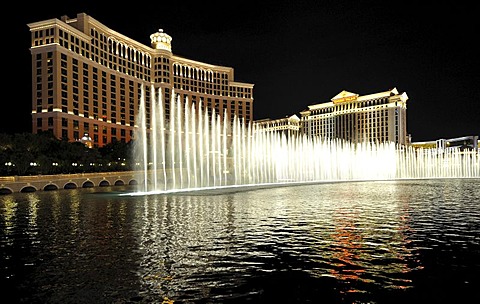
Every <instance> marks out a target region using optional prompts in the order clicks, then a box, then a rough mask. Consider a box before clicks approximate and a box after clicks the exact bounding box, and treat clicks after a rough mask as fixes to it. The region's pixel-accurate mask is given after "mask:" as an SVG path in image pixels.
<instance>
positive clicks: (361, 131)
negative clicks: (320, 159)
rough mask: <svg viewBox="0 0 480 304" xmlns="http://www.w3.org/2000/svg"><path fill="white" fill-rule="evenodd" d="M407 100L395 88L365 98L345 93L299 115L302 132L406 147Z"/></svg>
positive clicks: (357, 141)
mask: <svg viewBox="0 0 480 304" xmlns="http://www.w3.org/2000/svg"><path fill="white" fill-rule="evenodd" d="M407 100H408V96H407V94H406V93H402V94H400V93H399V92H398V91H397V89H396V88H394V89H392V90H389V91H385V92H380V93H375V94H370V95H364V96H359V95H358V94H355V93H351V92H347V91H342V92H341V93H339V94H338V95H336V96H335V97H333V98H332V99H331V101H330V102H325V103H320V104H315V105H311V106H308V109H307V110H305V111H302V112H300V114H301V118H300V120H301V129H302V133H303V134H306V135H307V136H312V137H313V136H318V137H320V138H325V139H344V140H348V141H350V142H352V143H361V142H394V143H396V144H400V145H407V144H409V135H408V134H407V127H406V121H407V114H406V110H407Z"/></svg>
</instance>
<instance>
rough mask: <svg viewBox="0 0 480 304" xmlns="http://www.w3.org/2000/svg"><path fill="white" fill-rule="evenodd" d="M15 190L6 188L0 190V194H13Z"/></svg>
mask: <svg viewBox="0 0 480 304" xmlns="http://www.w3.org/2000/svg"><path fill="white" fill-rule="evenodd" d="M12 193H13V190H12V188H8V187H4V188H0V194H12Z"/></svg>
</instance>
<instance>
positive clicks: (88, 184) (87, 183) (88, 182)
mask: <svg viewBox="0 0 480 304" xmlns="http://www.w3.org/2000/svg"><path fill="white" fill-rule="evenodd" d="M93 187H95V184H93V182H92V181H91V180H86V181H84V182H83V184H82V188H93Z"/></svg>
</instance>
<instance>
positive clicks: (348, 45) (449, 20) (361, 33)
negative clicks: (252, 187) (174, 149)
mask: <svg viewBox="0 0 480 304" xmlns="http://www.w3.org/2000/svg"><path fill="white" fill-rule="evenodd" d="M130 3H131V4H130V5H129V3H128V2H127V3H126V2H120V1H117V2H109V1H98V0H97V1H87V0H85V1H75V2H73V1H72V2H70V1H63V2H56V1H53V2H52V1H49V2H42V3H33V4H24V3H23V2H20V1H18V3H12V7H11V8H10V12H11V18H12V20H10V21H8V22H7V21H2V23H5V24H4V28H8V33H7V38H6V39H5V40H4V44H3V47H2V48H3V51H2V52H3V54H4V56H5V55H7V57H4V69H3V71H4V74H5V75H4V76H6V77H4V78H3V79H4V80H3V82H4V85H3V89H4V94H3V96H4V99H3V100H2V104H3V106H2V109H3V111H2V113H3V117H2V118H1V119H0V120H1V123H0V133H5V132H6V133H17V132H31V116H30V115H31V114H30V113H31V55H30V50H29V47H30V32H29V28H28V26H27V24H28V23H32V22H36V21H41V20H46V19H51V18H60V17H61V16H62V15H68V16H69V17H72V18H73V17H75V16H76V14H77V13H80V12H84V13H87V14H88V15H90V16H92V17H93V18H95V19H96V20H98V21H99V22H101V23H103V24H104V25H106V26H107V27H109V28H111V29H112V30H115V31H117V32H119V33H121V34H123V35H126V36H127V37H130V38H132V39H134V40H136V41H138V42H140V43H143V44H145V45H150V38H149V37H150V34H152V33H154V32H156V31H157V30H158V29H160V28H161V29H163V30H164V31H165V32H166V33H168V34H169V35H170V36H172V38H173V40H172V51H173V53H174V54H175V55H179V56H182V57H186V58H189V59H192V60H197V61H201V62H205V63H210V64H216V65H223V66H229V67H233V68H234V70H235V80H236V81H240V82H247V83H253V84H255V86H254V98H255V101H254V119H261V118H281V117H285V116H289V115H292V114H297V115H299V112H300V111H302V110H304V109H306V108H307V106H308V105H312V104H317V103H322V102H327V101H329V100H330V99H331V98H332V97H333V96H335V95H336V94H338V93H339V92H341V91H342V90H347V91H350V92H354V93H358V94H360V95H367V94H371V93H377V92H380V91H386V90H389V89H391V88H394V87H396V88H397V89H398V90H399V91H400V92H406V93H407V95H408V96H409V100H408V102H407V117H408V120H407V130H408V132H409V133H410V134H411V135H412V140H413V141H425V140H434V139H438V138H454V137H460V136H465V135H478V134H480V76H479V68H480V59H479V54H480V52H479V51H478V50H479V48H478V46H477V44H478V39H479V37H480V34H479V30H480V21H479V20H480V17H479V15H478V12H477V11H476V9H475V8H474V6H473V5H467V4H465V3H462V2H460V1H451V2H442V1H436V2H429V1H416V2H411V3H412V4H408V3H409V2H408V1H402V2H400V1H399V2H397V1H376V0H375V1H373V0H372V1H345V0H337V1H301V0H297V1H282V0H279V1H253V2H249V1H235V2H231V1H219V2H216V1H210V2H209V1H195V2H193V3H191V2H190V1H185V2H178V1H159V0H158V1H153V2H150V3H148V2H142V1H138V2H130ZM413 3H416V4H415V5H413ZM127 5H129V6H127ZM5 13H6V14H9V12H5ZM5 32H7V31H5ZM5 32H4V33H5ZM7 71H10V73H8V74H6V73H5V72H7ZM12 113H14V114H12ZM10 119H13V120H14V124H10V123H9V122H8V120H10Z"/></svg>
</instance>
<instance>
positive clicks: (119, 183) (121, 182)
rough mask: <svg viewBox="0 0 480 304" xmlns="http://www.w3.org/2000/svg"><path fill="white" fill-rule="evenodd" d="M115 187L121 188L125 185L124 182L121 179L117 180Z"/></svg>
mask: <svg viewBox="0 0 480 304" xmlns="http://www.w3.org/2000/svg"><path fill="white" fill-rule="evenodd" d="M114 185H115V186H123V185H125V182H124V181H123V180H121V179H117V180H116V181H115V183H114Z"/></svg>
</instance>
